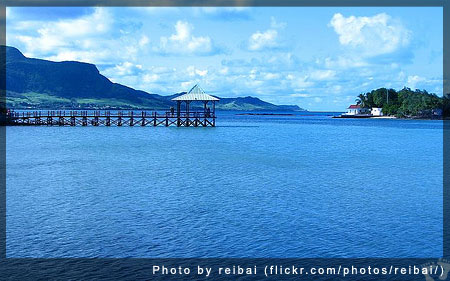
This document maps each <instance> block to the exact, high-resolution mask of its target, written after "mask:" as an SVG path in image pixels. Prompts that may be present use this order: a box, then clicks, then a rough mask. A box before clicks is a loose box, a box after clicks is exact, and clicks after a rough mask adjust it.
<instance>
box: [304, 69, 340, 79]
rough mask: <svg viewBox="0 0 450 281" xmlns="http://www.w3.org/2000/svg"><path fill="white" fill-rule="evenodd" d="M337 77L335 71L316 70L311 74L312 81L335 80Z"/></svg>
mask: <svg viewBox="0 0 450 281" xmlns="http://www.w3.org/2000/svg"><path fill="white" fill-rule="evenodd" d="M335 75H336V71H334V70H330V69H327V70H314V71H312V72H311V76H310V77H311V79H314V80H330V79H332V78H334V77H335Z"/></svg>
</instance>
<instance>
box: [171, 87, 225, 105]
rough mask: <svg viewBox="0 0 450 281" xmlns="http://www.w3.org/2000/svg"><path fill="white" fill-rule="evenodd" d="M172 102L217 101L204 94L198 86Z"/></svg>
mask: <svg viewBox="0 0 450 281" xmlns="http://www.w3.org/2000/svg"><path fill="white" fill-rule="evenodd" d="M172 100H173V101H195V100H198V101H218V100H219V99H218V98H216V97H213V96H211V95H208V94H206V93H205V92H204V91H203V89H202V88H200V86H199V85H198V84H196V85H195V86H194V87H192V89H191V90H190V91H189V92H188V93H187V94H184V95H181V96H178V97H176V98H173V99H172Z"/></svg>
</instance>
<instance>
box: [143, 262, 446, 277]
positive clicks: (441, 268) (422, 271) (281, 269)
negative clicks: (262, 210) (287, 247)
mask: <svg viewBox="0 0 450 281" xmlns="http://www.w3.org/2000/svg"><path fill="white" fill-rule="evenodd" d="M449 270H450V266H449V264H448V263H432V264H429V265H409V266H407V267H398V266H393V265H391V266H382V267H376V266H360V267H358V266H342V265H337V266H330V267H314V266H310V267H302V266H297V265H291V266H286V265H284V266H282V265H265V266H256V265H254V266H240V265H233V266H229V267H221V266H217V267H208V266H199V265H197V266H192V267H182V266H178V267H168V266H164V265H153V268H152V272H153V274H154V275H196V276H203V277H211V276H214V275H221V276H225V275H230V276H231V275H261V276H266V277H269V276H275V275H285V276H286V275H293V276H295V275H299V276H300V275H302V276H305V275H310V276H314V275H322V276H341V277H350V276H357V275H375V276H376V275H379V276H386V275H412V276H417V275H425V276H430V275H433V276H439V277H440V280H445V279H446V277H447V275H448V272H449Z"/></svg>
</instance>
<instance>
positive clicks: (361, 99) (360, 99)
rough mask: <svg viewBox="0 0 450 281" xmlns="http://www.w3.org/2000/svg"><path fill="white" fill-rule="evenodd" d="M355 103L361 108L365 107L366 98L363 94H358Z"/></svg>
mask: <svg viewBox="0 0 450 281" xmlns="http://www.w3.org/2000/svg"><path fill="white" fill-rule="evenodd" d="M355 101H356V104H358V105H360V106H361V107H366V105H367V97H366V96H365V95H364V94H359V95H358V98H357V99H356V100H355Z"/></svg>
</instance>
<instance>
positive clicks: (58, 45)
mask: <svg viewBox="0 0 450 281" xmlns="http://www.w3.org/2000/svg"><path fill="white" fill-rule="evenodd" d="M442 36H443V35H442V8H422V7H420V8H404V7H402V8H385V7H384V8H336V7H333V8H304V7H282V8H206V7H204V8H192V7H189V8H154V7H139V8H124V7H120V8H119V7H118V8H106V7H104V8H103V7H102V8H91V7H89V8H31V7H27V8H7V45H9V46H14V47H17V48H18V49H19V50H21V51H22V52H23V53H24V54H25V55H26V56H28V57H35V58H42V59H49V60H53V61H64V60H77V61H84V62H89V63H94V64H96V65H97V67H98V68H99V70H100V72H101V73H102V74H103V75H105V76H106V77H108V78H109V79H111V80H112V81H114V82H117V83H121V84H125V85H127V86H130V87H133V88H136V89H140V90H144V91H147V92H150V93H156V94H162V95H169V94H173V93H176V92H181V91H187V90H189V89H190V87H192V86H193V85H194V84H195V83H200V85H201V86H202V88H204V89H205V91H206V92H208V93H211V94H215V95H219V96H222V97H235V96H249V95H250V96H257V97H259V98H261V99H264V100H266V101H269V102H273V103H276V104H297V105H299V106H301V107H304V108H307V109H309V110H324V111H326V110H337V111H342V110H343V109H345V108H346V107H347V106H348V105H349V104H350V103H352V102H354V100H355V96H357V95H358V94H360V93H361V92H365V91H370V90H372V89H375V88H378V87H392V88H395V89H401V88H403V87H404V86H407V87H410V88H413V89H415V88H420V89H426V90H428V91H429V92H434V93H436V94H438V95H442V60H443V57H442V44H443V43H442V41H443V39H442Z"/></svg>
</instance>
